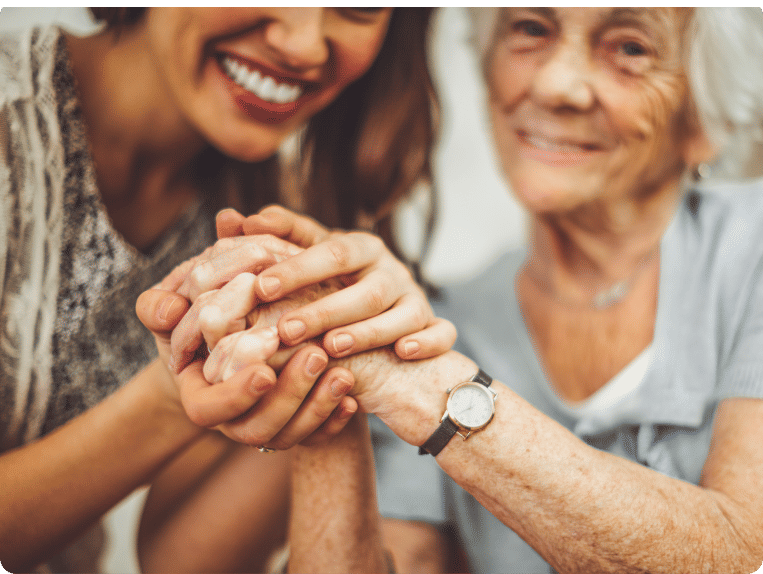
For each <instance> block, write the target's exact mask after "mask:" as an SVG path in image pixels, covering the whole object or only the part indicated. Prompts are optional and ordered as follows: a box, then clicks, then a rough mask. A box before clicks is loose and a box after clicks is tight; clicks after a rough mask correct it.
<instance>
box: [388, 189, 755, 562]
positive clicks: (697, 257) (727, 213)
mask: <svg viewBox="0 0 763 574" xmlns="http://www.w3.org/2000/svg"><path fill="white" fill-rule="evenodd" d="M660 254H661V260H660V264H661V275H660V288H659V299H658V308H657V318H656V323H655V332H654V338H653V341H652V351H651V352H652V359H651V362H650V364H649V366H648V368H647V369H646V373H645V375H644V379H643V381H642V383H641V384H640V385H639V386H638V388H637V390H636V391H635V393H636V396H635V397H634V396H633V395H626V396H624V397H623V398H622V401H621V402H620V403H618V404H615V405H612V408H611V409H609V410H607V411H606V412H598V413H597V412H594V413H593V414H591V415H588V416H583V417H581V418H578V417H572V416H571V415H570V412H569V410H568V409H563V408H561V407H560V401H559V400H558V398H556V397H554V395H553V393H554V391H553V390H552V387H551V384H550V383H549V381H548V379H547V378H546V376H545V375H544V372H543V369H542V367H541V365H540V363H539V362H538V358H537V356H536V354H535V350H534V348H533V344H532V342H531V339H530V338H529V336H528V334H527V329H526V326H525V323H524V319H523V317H522V313H521V311H520V309H519V306H518V304H517V301H516V296H515V292H514V278H515V275H516V273H517V271H518V270H519V268H520V266H521V265H522V263H523V261H524V258H525V255H526V253H525V252H524V251H515V252H511V253H508V254H506V255H504V256H503V257H501V258H500V259H499V260H498V261H497V262H496V263H495V264H494V265H492V266H491V267H490V268H489V269H487V270H486V271H485V272H484V273H482V274H481V275H480V276H478V277H477V278H475V279H474V280H472V281H469V282H468V283H465V284H462V285H456V286H453V287H450V288H447V289H445V291H444V296H445V298H444V300H443V302H442V303H438V304H436V305H435V312H436V313H437V314H438V315H440V316H442V317H445V318H447V319H449V320H451V321H453V322H454V323H455V325H456V327H457V328H458V343H457V350H459V351H460V352H462V353H464V354H465V355H467V356H469V357H471V358H472V359H474V360H475V361H476V362H477V363H478V364H479V365H480V366H481V368H482V369H484V370H485V371H486V372H488V373H489V374H490V375H492V376H493V377H494V378H496V379H497V380H500V381H501V382H503V383H505V384H506V385H508V386H509V387H511V388H512V389H513V390H514V391H515V392H517V393H518V394H519V395H521V396H522V397H523V398H524V399H526V400H527V401H529V402H530V403H531V404H533V405H534V406H535V407H536V408H537V409H538V410H540V411H541V412H543V413H545V414H546V415H548V416H549V417H551V418H553V419H555V420H557V421H558V422H560V423H561V424H563V425H565V426H566V427H567V428H568V429H570V430H571V431H572V432H574V433H575V434H576V435H577V436H578V437H580V438H581V439H582V440H584V441H585V442H586V443H587V444H589V445H591V446H594V447H596V448H599V449H602V450H605V451H607V452H610V453H613V454H616V455H618V456H622V457H623V458H626V459H628V460H631V461H635V462H638V463H640V464H643V465H645V466H648V467H649V468H652V469H654V470H657V471H658V472H661V473H663V474H666V475H668V476H671V477H675V478H678V479H681V480H685V481H688V482H691V483H693V484H697V483H698V482H699V478H700V473H701V470H702V466H703V464H704V462H705V459H706V458H707V454H708V449H709V445H710V438H711V431H712V422H713V418H714V415H715V411H716V407H717V405H718V403H719V401H721V400H723V399H725V398H728V397H753V398H763V281H761V274H762V273H763V180H757V181H752V182H748V183H744V184H727V183H715V184H713V185H712V186H711V185H709V184H708V185H705V186H704V187H702V188H698V189H694V190H691V191H689V192H687V193H686V194H685V195H684V198H683V201H682V202H681V205H680V207H679V209H678V211H677V213H676V215H675V217H674V218H673V221H672V222H671V224H670V226H669V227H668V229H667V231H666V233H665V236H664V237H663V241H662V245H661V251H660ZM375 423H378V421H375ZM382 426H383V425H381V424H378V425H377V424H374V429H375V431H376V433H375V437H374V440H375V448H376V451H377V466H378V470H377V474H378V479H379V504H380V509H381V511H382V514H384V515H387V516H393V517H397V518H407V519H411V520H423V521H428V522H432V523H442V522H447V521H449V522H452V523H453V524H455V525H456V527H457V531H458V533H459V536H460V537H461V539H462V541H463V543H464V546H465V549H466V551H467V554H468V557H469V561H470V564H469V565H470V567H471V571H472V572H473V573H474V574H480V573H488V572H502V573H512V572H516V573H520V572H521V573H523V574H527V573H534V572H549V571H551V568H550V566H549V565H548V564H547V563H546V562H545V561H544V560H543V559H542V558H541V557H540V556H539V555H538V554H536V553H535V551H534V550H532V548H530V547H529V546H528V545H527V544H525V543H524V542H523V541H522V540H521V539H520V538H519V537H518V536H517V535H516V534H514V532H513V531H512V530H510V529H509V528H507V527H506V526H504V525H503V524H502V523H501V522H500V521H498V520H497V519H496V518H495V517H493V516H492V515H491V514H490V513H489V512H488V511H487V510H485V509H484V508H483V507H482V506H481V505H480V504H479V503H478V502H476V501H475V500H474V499H473V498H472V497H471V495H469V494H467V493H466V492H465V491H464V490H463V489H461V487H459V486H458V485H456V484H455V483H454V482H453V481H452V480H451V479H450V478H449V477H447V476H446V475H445V474H444V473H443V472H442V471H441V470H440V469H439V467H438V466H437V464H436V462H435V461H434V459H433V457H431V456H419V455H418V454H417V449H416V448H414V447H412V446H410V445H406V444H404V443H402V442H401V441H399V440H398V439H396V438H395V437H394V436H390V435H391V433H390V432H389V431H388V430H386V431H385V430H379V429H380V428H381V427H382Z"/></svg>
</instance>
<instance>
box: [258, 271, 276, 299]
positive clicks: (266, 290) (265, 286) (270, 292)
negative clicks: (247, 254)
mask: <svg viewBox="0 0 763 574" xmlns="http://www.w3.org/2000/svg"><path fill="white" fill-rule="evenodd" d="M259 281H260V291H262V293H263V295H265V297H275V296H276V295H277V294H278V292H279V291H280V290H281V280H280V279H279V278H278V277H263V276H262V275H260V278H259Z"/></svg>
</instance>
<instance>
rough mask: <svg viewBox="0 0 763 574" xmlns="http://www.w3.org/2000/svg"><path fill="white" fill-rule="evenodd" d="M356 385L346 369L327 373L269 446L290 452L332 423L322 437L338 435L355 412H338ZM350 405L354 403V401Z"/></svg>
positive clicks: (337, 369) (336, 369) (334, 369)
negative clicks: (322, 427)
mask: <svg viewBox="0 0 763 574" xmlns="http://www.w3.org/2000/svg"><path fill="white" fill-rule="evenodd" d="M354 382H355V380H354V378H353V377H352V373H350V372H349V371H347V370H346V369H342V368H339V367H335V368H333V369H330V370H329V371H327V372H326V373H325V374H324V375H323V376H322V377H321V379H320V380H319V381H318V382H317V383H316V384H315V386H314V387H313V389H312V391H311V392H310V394H309V395H308V396H307V398H306V399H305V401H304V402H303V403H302V405H301V406H300V407H299V409H298V410H297V412H296V413H295V414H294V416H293V417H292V418H291V419H290V420H289V421H288V422H287V423H286V425H285V426H284V427H283V428H282V429H281V430H280V431H279V432H278V433H277V434H276V435H275V436H274V437H273V438H272V439H271V440H270V441H269V442H268V443H267V446H270V447H272V448H275V449H278V450H283V449H287V448H290V447H292V446H293V445H295V444H298V443H301V442H302V441H304V440H305V439H306V438H307V437H308V436H310V435H311V434H313V433H315V432H316V431H317V430H318V428H319V427H321V425H323V424H324V423H328V422H329V421H331V423H330V424H329V426H328V427H327V428H325V429H323V433H322V434H325V437H326V438H328V437H329V436H330V435H329V434H328V433H331V432H338V430H337V427H339V425H341V426H344V424H346V423H347V421H348V420H349V418H350V416H351V415H352V412H354V411H351V412H350V411H347V410H346V411H341V410H339V411H338V410H337V409H338V408H339V406H340V404H341V403H342V400H343V399H344V398H345V397H346V395H347V393H349V392H350V391H351V390H352V387H353V384H354ZM348 400H349V399H348ZM351 402H354V399H353V400H352V401H351ZM350 408H351V407H350ZM355 410H357V408H356V409H355ZM339 430H341V427H340V429H339Z"/></svg>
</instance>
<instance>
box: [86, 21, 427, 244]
mask: <svg viewBox="0 0 763 574" xmlns="http://www.w3.org/2000/svg"><path fill="white" fill-rule="evenodd" d="M90 10H91V11H92V13H93V15H94V16H95V18H96V19H99V20H104V21H105V22H106V24H107V26H108V27H109V28H111V29H113V30H115V31H116V32H117V33H118V32H119V30H120V29H122V28H124V27H126V26H130V25H132V24H134V23H136V22H138V21H139V20H140V19H141V17H142V16H143V13H144V12H145V8H91V9H90ZM432 12H433V9H432V8H395V10H394V11H393V13H392V17H391V19H390V23H389V28H388V31H387V35H386V38H385V40H384V43H383V45H382V48H381V50H380V51H379V55H378V57H377V58H376V60H375V62H374V63H373V64H372V66H371V68H370V69H369V70H368V72H366V74H364V75H363V76H362V77H361V78H359V79H358V80H357V81H356V82H354V83H353V84H351V85H350V86H348V87H347V88H346V89H345V90H344V91H343V92H342V93H341V94H340V95H339V97H338V98H337V99H336V100H335V101H334V102H332V103H331V104H330V105H329V106H328V107H327V108H326V109H324V110H322V111H321V112H319V113H317V114H316V115H315V116H314V117H313V118H312V119H311V120H310V121H309V123H308V126H307V130H306V132H305V136H304V138H303V145H302V157H303V159H304V160H305V161H308V162H309V165H308V166H307V170H306V173H307V177H306V182H305V185H304V190H303V191H304V196H305V208H306V212H307V214H308V215H310V216H311V217H314V218H315V219H317V220H318V221H320V222H321V223H323V224H324V225H328V226H330V227H341V228H346V229H350V228H354V227H357V226H358V225H359V222H361V221H363V219H364V217H365V218H366V219H367V218H368V217H371V218H372V220H373V221H374V222H375V225H374V231H376V232H377V233H378V234H379V235H381V236H382V237H383V238H384V239H385V241H387V243H388V245H390V246H391V247H392V249H393V250H394V251H395V252H396V253H397V254H398V255H400V252H399V250H398V249H397V248H396V246H395V243H394V238H393V236H392V232H391V215H392V210H393V208H394V206H395V205H396V204H397V203H398V201H399V200H400V199H402V198H403V197H405V196H406V195H407V194H408V192H409V191H410V190H411V189H412V188H413V186H414V185H416V184H417V183H419V182H428V183H430V184H431V183H432V171H431V163H430V154H431V150H432V146H433V145H434V140H435V132H436V128H435V115H434V114H435V112H436V110H437V100H436V96H435V93H434V88H433V86H432V81H431V77H430V75H429V69H428V66H427V58H426V46H427V34H428V28H429V22H430V19H431V15H432ZM217 155H220V154H219V152H217ZM214 156H215V154H214V153H211V152H210V154H209V157H208V158H204V159H205V161H201V162H199V164H198V165H199V167H200V168H201V169H200V172H203V173H200V176H202V177H203V178H204V179H207V178H211V177H213V175H214V174H217V173H219V171H218V170H219V169H222V167H223V164H225V163H227V164H229V165H232V166H235V167H234V171H235V173H236V178H235V179H236V180H237V182H238V185H237V187H238V188H239V195H240V196H241V197H240V200H241V202H242V204H243V209H244V210H245V211H247V212H249V213H251V212H254V211H256V210H258V209H260V208H261V207H263V206H264V205H266V204H268V203H274V202H276V201H277V198H278V193H277V182H278V180H279V177H278V172H277V170H278V163H277V161H275V160H274V159H270V160H266V161H264V162H258V163H256V164H245V163H243V162H238V161H235V160H228V161H227V162H226V161H221V160H220V159H219V158H217V159H215V158H214ZM206 160H208V161H206ZM431 188H432V187H431V185H430V186H427V189H428V190H429V193H430V201H429V203H430V206H431V209H430V212H429V215H428V220H427V222H426V223H427V225H426V241H425V249H426V245H427V244H428V240H429V237H430V236H431V231H432V228H433V226H434V213H435V210H434V206H435V201H434V198H433V192H432V191H431ZM243 190H253V191H254V193H247V192H244V191H243ZM219 207H222V205H220V206H219Z"/></svg>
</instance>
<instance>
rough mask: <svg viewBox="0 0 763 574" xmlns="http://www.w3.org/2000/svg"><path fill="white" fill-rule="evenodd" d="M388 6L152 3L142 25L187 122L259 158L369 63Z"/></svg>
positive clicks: (245, 156) (231, 151)
mask: <svg viewBox="0 0 763 574" xmlns="http://www.w3.org/2000/svg"><path fill="white" fill-rule="evenodd" d="M391 14H392V9H391V8H370V9H367V8H313V7H307V8H224V9H223V8H151V9H149V10H148V13H147V14H146V20H145V22H144V25H145V27H146V28H145V30H146V34H147V36H146V37H147V42H148V50H149V52H150V53H151V56H152V58H153V60H154V63H155V65H156V67H157V69H158V70H159V76H160V78H162V81H163V82H164V84H165V87H166V89H167V91H168V93H169V94H170V96H171V98H172V100H173V102H174V105H176V106H177V108H178V109H179V110H180V112H181V113H182V114H183V115H184V116H185V118H186V119H187V121H188V122H189V123H190V124H191V125H192V127H193V128H194V129H196V130H197V131H198V132H199V133H200V134H202V136H203V137H205V138H206V139H207V140H208V141H209V142H210V143H211V144H212V145H214V146H215V147H217V148H218V149H219V150H221V151H222V152H223V153H226V154H227V155H230V156H232V157H235V158H237V159H242V160H245V161H256V160H261V159H264V158H267V157H269V156H271V155H272V154H273V153H275V151H276V150H277V149H278V146H279V145H280V143H281V142H282V141H283V139H284V138H285V137H286V136H287V135H288V134H289V133H290V132H292V131H293V130H295V129H296V128H298V127H299V126H301V125H302V124H304V123H305V122H306V121H307V120H308V119H309V118H310V117H312V116H313V115H314V114H315V113H316V112H318V111H320V110H321V109H323V108H325V107H326V106H327V105H328V104H330V103H331V102H332V101H333V100H334V99H335V98H336V97H337V96H338V95H339V93H340V92H341V91H342V90H343V89H344V88H345V87H346V86H347V85H348V84H350V83H352V82H353V81H355V80H356V79H358V78H359V77H360V76H362V75H363V74H364V73H365V72H366V71H367V70H368V68H369V67H370V66H371V64H372V63H373V61H374V59H375V58H376V55H377V54H378V52H379V49H380V48H381V46H382V43H383V42H384V37H385V35H386V31H387V26H388V24H389V20H390V16H391ZM136 81H140V79H139V78H136Z"/></svg>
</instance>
